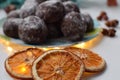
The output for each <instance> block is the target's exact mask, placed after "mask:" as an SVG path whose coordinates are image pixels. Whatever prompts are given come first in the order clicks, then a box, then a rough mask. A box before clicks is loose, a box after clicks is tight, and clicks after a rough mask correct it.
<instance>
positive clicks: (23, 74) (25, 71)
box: [5, 48, 44, 80]
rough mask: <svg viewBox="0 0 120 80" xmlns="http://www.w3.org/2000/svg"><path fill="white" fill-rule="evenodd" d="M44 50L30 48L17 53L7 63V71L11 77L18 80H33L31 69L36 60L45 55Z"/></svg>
mask: <svg viewBox="0 0 120 80" xmlns="http://www.w3.org/2000/svg"><path fill="white" fill-rule="evenodd" d="M43 52H44V51H43V50H41V49H38V48H28V49H26V50H23V51H19V52H16V53H15V54H13V55H11V56H9V57H8V58H7V59H6V61H5V69H6V71H7V72H8V73H9V74H10V76H12V77H14V78H16V79H22V80H33V78H32V73H31V67H32V63H33V61H34V60H35V59H37V58H38V57H39V56H40V55H42V54H43Z"/></svg>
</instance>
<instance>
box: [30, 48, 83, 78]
mask: <svg viewBox="0 0 120 80" xmlns="http://www.w3.org/2000/svg"><path fill="white" fill-rule="evenodd" d="M83 71H84V64H83V62H82V61H81V60H80V59H79V58H78V57H76V56H75V55H73V54H72V53H70V52H67V51H65V50H50V51H48V52H45V53H44V54H43V55H42V56H40V57H39V58H38V59H36V60H35V61H34V63H33V66H32V74H33V78H34V79H35V80H80V78H81V76H82V73H83Z"/></svg>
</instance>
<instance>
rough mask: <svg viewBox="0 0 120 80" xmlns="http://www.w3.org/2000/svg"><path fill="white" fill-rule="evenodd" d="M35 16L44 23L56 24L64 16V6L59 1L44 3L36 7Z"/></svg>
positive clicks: (53, 0)
mask: <svg viewBox="0 0 120 80" xmlns="http://www.w3.org/2000/svg"><path fill="white" fill-rule="evenodd" d="M36 16H38V17H40V18H42V19H44V20H45V22H46V23H54V22H58V21H59V20H61V19H62V18H63V16H64V6H63V4H62V2H60V1H56V0H51V1H45V2H43V3H41V4H40V5H39V6H38V7H37V9H36Z"/></svg>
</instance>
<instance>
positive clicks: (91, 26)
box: [81, 14, 94, 32]
mask: <svg viewBox="0 0 120 80" xmlns="http://www.w3.org/2000/svg"><path fill="white" fill-rule="evenodd" d="M81 17H82V20H83V21H84V22H85V24H86V26H87V28H86V32H90V31H92V30H94V21H93V19H92V17H91V16H90V15H89V14H81Z"/></svg>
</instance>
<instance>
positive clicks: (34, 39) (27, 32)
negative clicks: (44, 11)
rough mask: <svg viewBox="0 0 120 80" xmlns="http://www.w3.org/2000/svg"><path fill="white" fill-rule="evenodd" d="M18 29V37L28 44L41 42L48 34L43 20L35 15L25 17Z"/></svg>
mask: <svg viewBox="0 0 120 80" xmlns="http://www.w3.org/2000/svg"><path fill="white" fill-rule="evenodd" d="M18 30H19V31H18V33H19V37H20V39H21V40H23V41H24V42H25V43H29V44H41V43H42V42H44V41H46V38H47V35H48V29H47V27H46V25H45V23H44V21H43V20H42V19H40V18H39V17H37V16H29V17H27V18H25V19H24V21H23V23H22V24H21V25H20V26H19V29H18Z"/></svg>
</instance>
